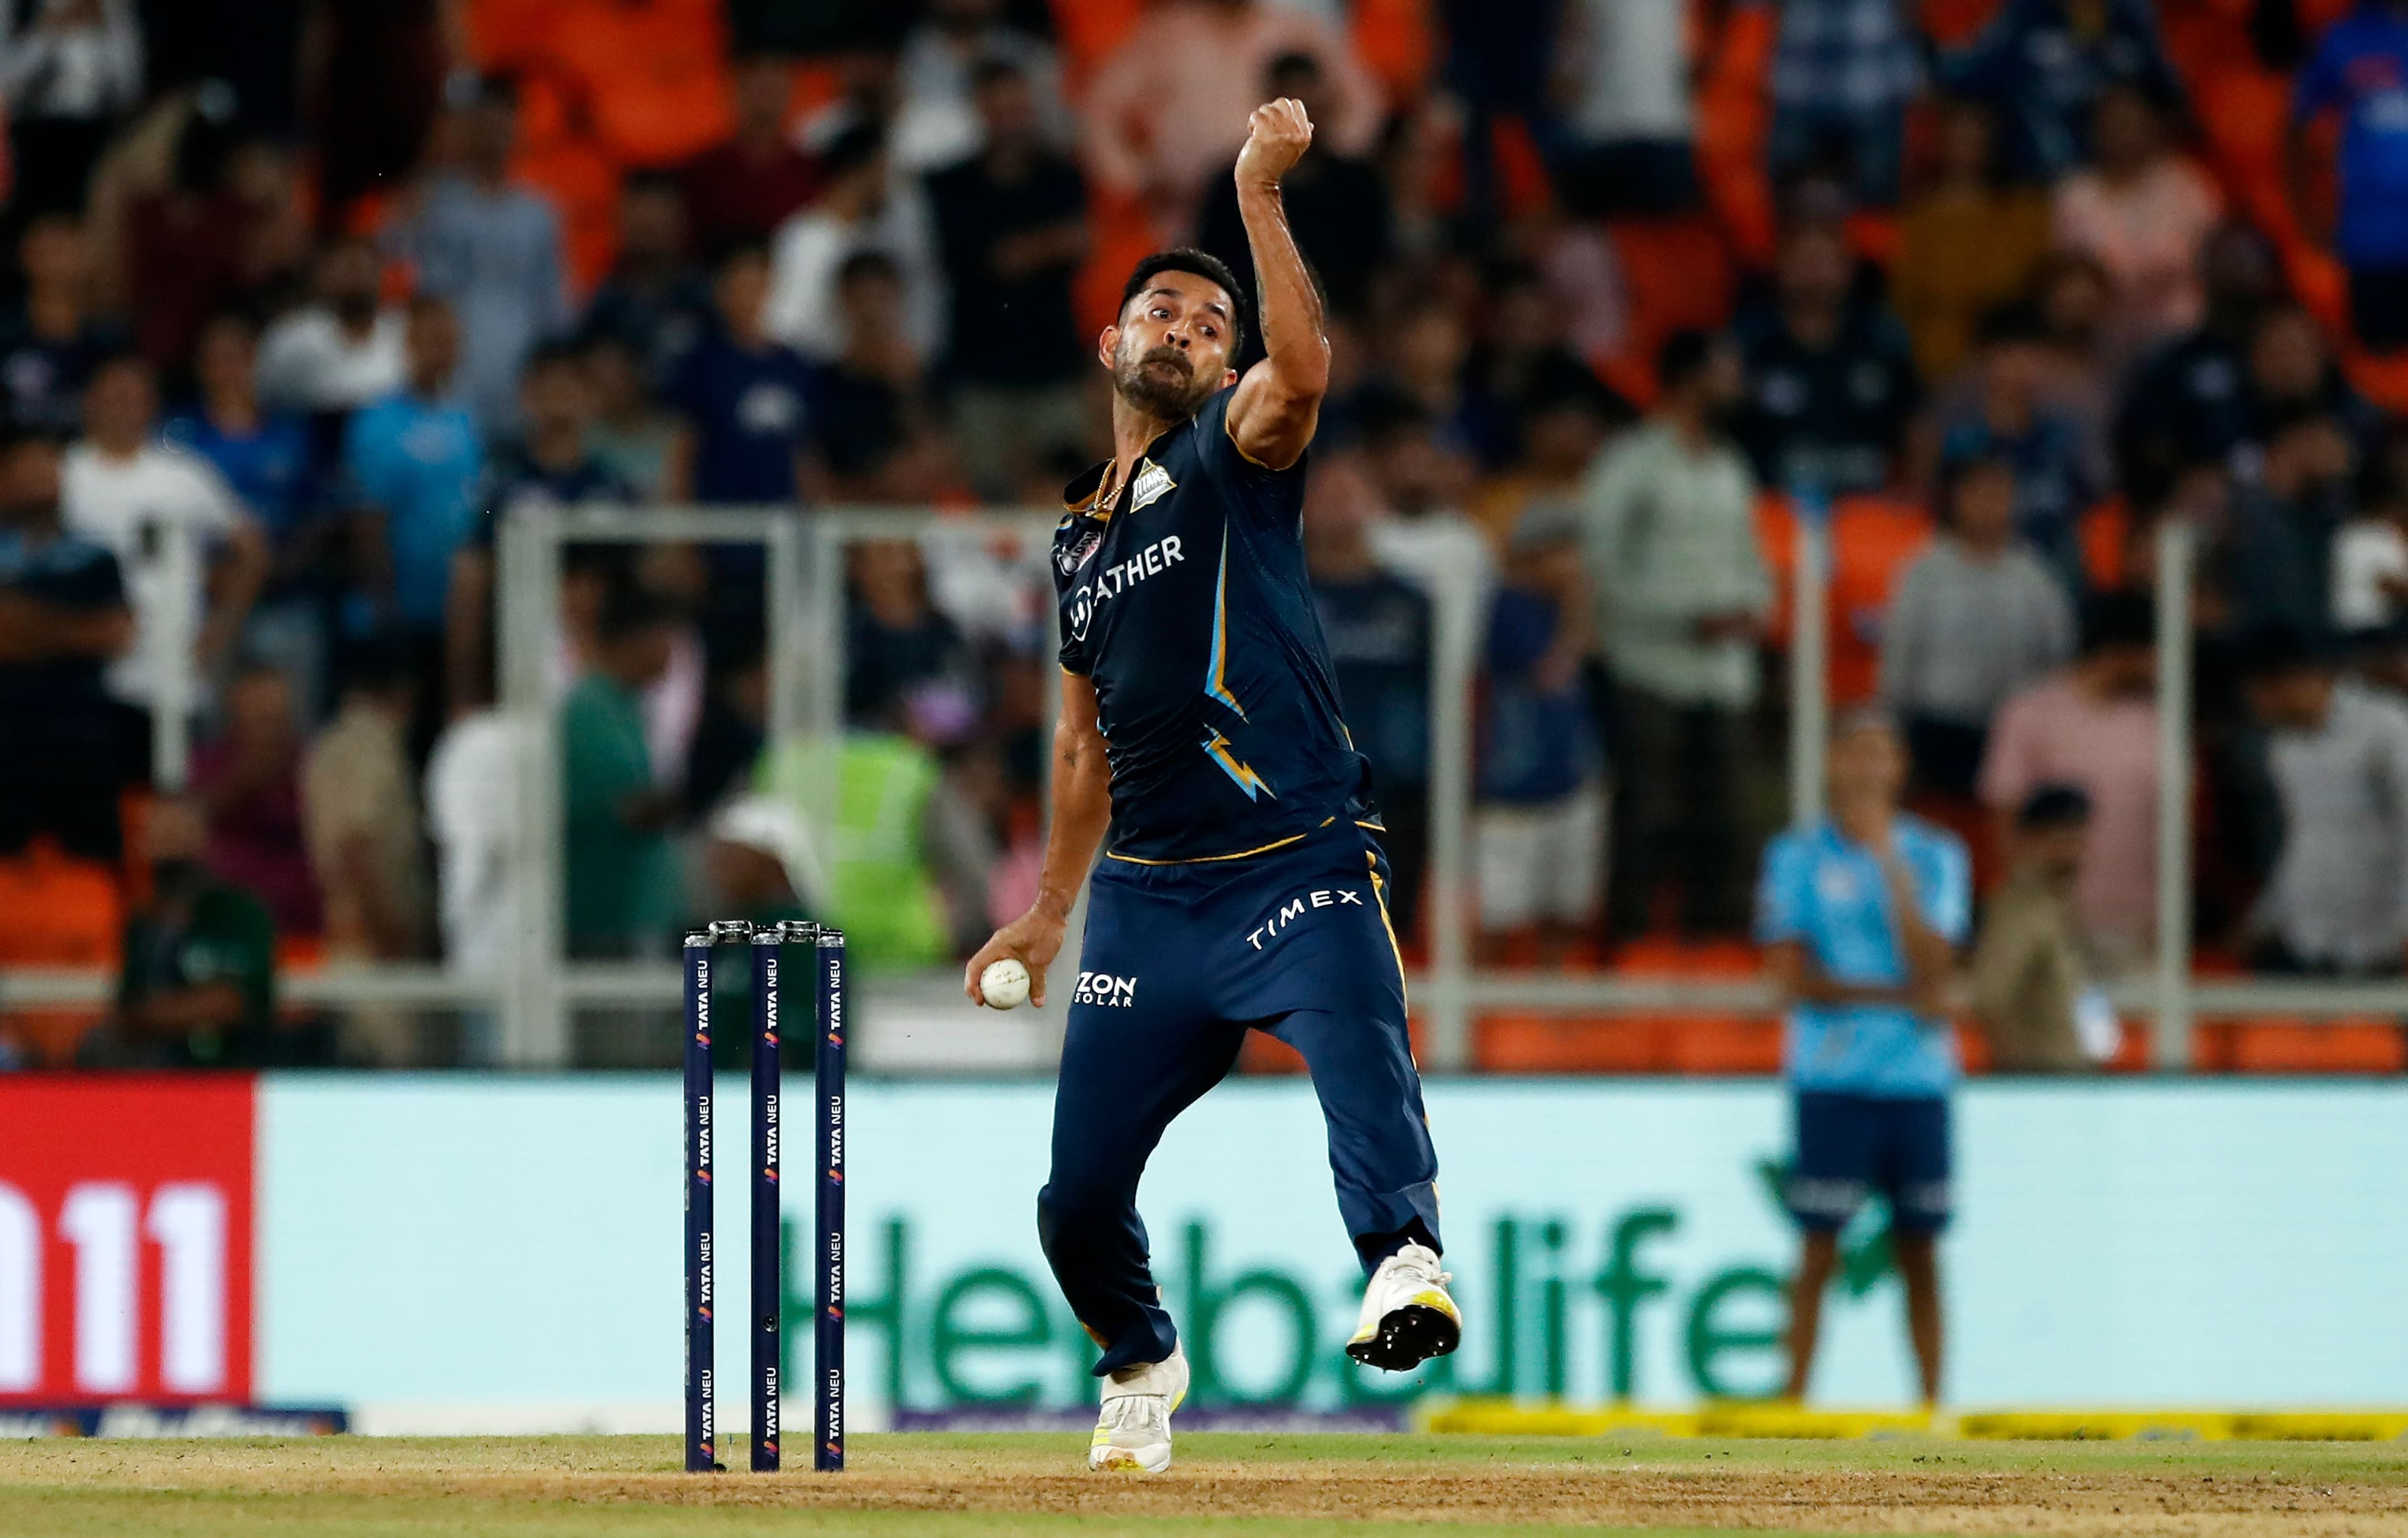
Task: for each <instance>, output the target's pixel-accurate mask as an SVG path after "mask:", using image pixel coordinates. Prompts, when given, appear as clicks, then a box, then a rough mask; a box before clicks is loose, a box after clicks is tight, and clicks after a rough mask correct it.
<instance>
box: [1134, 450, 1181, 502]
mask: <svg viewBox="0 0 2408 1538" xmlns="http://www.w3.org/2000/svg"><path fill="white" fill-rule="evenodd" d="M1178 487H1179V482H1176V481H1173V480H1172V479H1170V472H1169V471H1168V470H1166V469H1164V468H1163V467H1161V466H1159V465H1157V464H1155V463H1154V461H1153V460H1151V459H1147V460H1141V461H1140V462H1139V467H1138V472H1137V479H1136V480H1135V481H1133V482H1130V483H1129V505H1128V510H1129V511H1131V512H1135V511H1137V510H1139V509H1140V508H1142V507H1144V506H1145V505H1146V504H1147V503H1149V502H1158V501H1160V500H1162V498H1163V497H1164V496H1167V495H1168V494H1169V493H1170V492H1173V491H1175V490H1177V489H1178Z"/></svg>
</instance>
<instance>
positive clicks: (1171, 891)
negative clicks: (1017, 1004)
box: [1070, 820, 1405, 1040]
mask: <svg viewBox="0 0 2408 1538" xmlns="http://www.w3.org/2000/svg"><path fill="white" fill-rule="evenodd" d="M1387 884H1388V860H1387V856H1386V855H1385V854H1383V852H1382V851H1381V848H1380V844H1379V836H1378V835H1377V834H1376V833H1374V832H1372V831H1370V830H1369V829H1367V828H1362V827H1358V826H1355V825H1354V824H1352V823H1349V822H1345V821H1342V820H1340V821H1338V822H1333V823H1331V824H1329V825H1327V826H1324V827H1321V828H1319V829H1317V830H1315V831H1314V832H1312V833H1310V834H1307V835H1306V836H1305V837H1304V838H1302V839H1299V840H1297V841H1296V842H1294V843H1292V844H1286V845H1283V846H1281V847H1279V848H1276V849H1273V850H1270V851H1269V852H1267V853H1264V854H1261V855H1253V856H1251V857H1248V858H1246V859H1242V860H1197V861H1189V862H1186V863H1183V864H1179V865H1139V864H1136V863H1133V862H1131V861H1127V860H1120V859H1113V858H1111V857H1110V856H1107V857H1105V858H1104V859H1102V860H1100V861H1098V862H1097V866H1096V874H1095V879H1094V881H1093V882H1092V883H1091V884H1089V887H1088V896H1087V927H1086V933H1085V936H1084V937H1083V939H1082V941H1081V942H1080V947H1079V967H1080V972H1079V982H1078V985H1077V987H1076V988H1075V989H1073V990H1072V992H1071V995H1070V1010H1071V1013H1072V1016H1073V1017H1074V1018H1075V1017H1076V1016H1077V1015H1079V1014H1080V1013H1083V1012H1084V1011H1085V1010H1087V1009H1089V1008H1091V1007H1092V1008H1103V1009H1112V1010H1123V1009H1125V1010H1133V1011H1135V1012H1137V1017H1138V1018H1140V1019H1142V1020H1144V1021H1146V1022H1147V1024H1148V1025H1149V1026H1150V1027H1152V1028H1155V1029H1163V1028H1170V1029H1177V1028H1180V1027H1181V1026H1183V1025H1185V1024H1187V1023H1189V1022H1195V1021H1203V1020H1216V1021H1222V1022H1226V1023H1229V1024H1244V1025H1254V1024H1261V1025H1264V1026H1266V1027H1268V1026H1270V1025H1271V1024H1273V1023H1274V1022H1276V1021H1277V1020H1278V1019H1279V1017H1281V1016H1283V1015H1286V1014H1290V1013H1295V1012H1297V1011H1298V1010H1320V1011H1326V1012H1327V1013H1334V1014H1342V1015H1344V1016H1346V1017H1347V1018H1349V1019H1353V1020H1356V1021H1361V1022H1365V1023H1369V1024H1374V1025H1377V1026H1379V1027H1382V1028H1390V1029H1393V1030H1395V1031H1396V1032H1397V1033H1398V1038H1399V1040H1401V1039H1402V1034H1403V1031H1404V1028H1405V978H1404V971H1403V969H1402V964H1401V963H1400V962H1399V960H1398V956H1397V944H1396V937H1395V935H1394V933H1393V932H1392V931H1391V929H1390V928H1389V925H1388V912H1387V903H1386V895H1387Z"/></svg>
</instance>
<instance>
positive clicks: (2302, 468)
mask: <svg viewBox="0 0 2408 1538" xmlns="http://www.w3.org/2000/svg"><path fill="white" fill-rule="evenodd" d="M2356 473H2357V453H2356V448H2355V446H2354V445H2353V444H2352V443H2351V441H2350V438H2349V435H2348V434H2347V433H2345V432H2343V430H2342V427H2341V424H2340V423H2339V422H2337V421H2335V420H2334V419H2333V418H2331V417H2329V416H2327V415H2324V414H2322V413H2320V412H2304V413H2301V414H2300V415H2297V416H2295V417H2293V418H2291V419H2290V420H2288V421H2287V422H2285V423H2282V424H2277V425H2276V426H2275V428H2274V429H2273V431H2272V433H2271V434H2270V435H2269V436H2268V438H2267V439H2266V457H2265V466H2264V468H2263V470H2262V471H2261V473H2260V475H2259V477H2258V479H2257V481H2256V482H2253V483H2243V484H2242V485H2241V486H2240V487H2239V488H2238V489H2237V490H2236V491H2235V492H2234V494H2233V496H2232V507H2231V523H2230V528H2229V532H2227V533H2226V535H2225V537H2224V538H2222V539H2215V540H2214V541H2212V543H2211V548H2210V549H2209V551H2208V552H2207V553H2206V559H2205V561H2204V562H2203V563H2202V564H2203V566H2204V567H2205V568H2206V569H2207V573H2208V575H2209V576H2210V577H2211V579H2214V580H2220V581H2221V582H2222V583H2223V584H2224V591H2225V594H2226V596H2227V597H2228V599H2229V603H2230V605H2231V611H2230V612H2229V614H2227V615H2225V616H2222V617H2223V619H2224V621H2225V624H2226V627H2227V628H2228V629H2229V631H2230V632H2231V633H2233V634H2235V635H2237V636H2242V637H2246V636H2248V635H2250V634H2252V633H2255V632H2257V631H2264V630H2272V629H2286V630H2290V631H2292V632H2295V633H2297V634H2300V635H2306V636H2322V635H2324V634H2325V633H2326V632H2327V630H2328V628H2329V625H2330V621H2331V614H2332V591H2333V588H2332V548H2333V540H2334V538H2335V536H2337V535H2338V534H2339V533H2340V532H2341V526H2342V525H2343V522H2345V521H2346V520H2347V518H2348V516H2349V496H2350V490H2351V484H2352V481H2353V478H2354V477H2355V475H2356ZM2201 618H2202V620H2203V621H2212V620H2213V619H2214V618H2215V616H2211V615H2202V616H2201Z"/></svg>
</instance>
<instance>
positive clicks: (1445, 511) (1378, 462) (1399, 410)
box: [1340, 400, 1497, 663]
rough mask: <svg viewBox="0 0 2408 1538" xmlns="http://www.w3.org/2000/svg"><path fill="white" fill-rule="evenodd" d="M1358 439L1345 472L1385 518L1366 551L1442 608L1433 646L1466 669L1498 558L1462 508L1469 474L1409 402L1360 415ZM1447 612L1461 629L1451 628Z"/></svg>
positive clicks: (1475, 647)
mask: <svg viewBox="0 0 2408 1538" xmlns="http://www.w3.org/2000/svg"><path fill="white" fill-rule="evenodd" d="M1362 435H1363V453H1362V454H1361V455H1360V456H1358V457H1356V458H1355V459H1354V461H1353V463H1352V465H1351V466H1350V467H1348V468H1349V469H1350V470H1359V471H1360V472H1362V473H1363V474H1364V475H1365V476H1367V477H1368V490H1369V494H1370V495H1371V496H1372V497H1373V499H1374V500H1375V501H1377V502H1379V503H1381V504H1383V505H1384V507H1385V509H1386V512H1387V516H1385V517H1383V518H1379V519H1376V520H1375V521H1374V522H1373V523H1372V525H1371V549H1372V551H1373V552H1374V553H1376V554H1377V555H1378V556H1379V558H1380V564H1381V565H1383V566H1384V567H1386V568H1388V569H1389V570H1391V571H1393V572H1395V573H1397V574H1398V576H1400V577H1402V578H1404V579H1405V580H1406V581H1408V582H1412V583H1413V584H1414V585H1415V586H1416V587H1419V588H1420V589H1421V590H1422V591H1423V592H1424V593H1426V594H1428V595H1429V596H1430V598H1431V601H1432V602H1434V603H1437V604H1438V605H1439V606H1440V608H1439V645H1440V647H1441V651H1442V652H1443V653H1444V654H1446V655H1449V656H1453V657H1456V658H1459V659H1461V660H1463V661H1465V662H1467V663H1468V662H1469V659H1470V658H1471V657H1472V656H1473V655H1474V654H1477V652H1478V651H1479V646H1480V630H1481V628H1482V626H1481V619H1480V617H1481V616H1482V615H1484V614H1485V613H1486V612H1487V611H1488V598H1489V595H1490V594H1491V593H1493V592H1494V591H1495V590H1496V586H1497V557H1496V555H1495V553H1493V552H1491V550H1490V549H1489V545H1488V541H1487V540H1486V539H1484V538H1482V537H1481V533H1480V528H1479V525H1476V524H1474V523H1472V521H1471V520H1470V519H1469V518H1468V517H1466V516H1464V513H1463V510H1462V508H1461V498H1462V496H1463V495H1464V493H1465V492H1466V491H1467V490H1468V489H1469V485H1468V482H1469V473H1468V467H1466V466H1465V465H1464V464H1463V462H1462V461H1461V459H1460V458H1458V457H1457V456H1456V455H1454V454H1451V453H1448V452H1447V451H1446V450H1445V449H1443V448H1441V446H1440V444H1439V442H1438V440H1437V438H1435V437H1434V436H1433V435H1432V433H1431V431H1430V424H1429V418H1428V417H1427V416H1426V414H1424V412H1423V411H1422V410H1421V409H1420V408H1419V407H1417V406H1415V405H1413V404H1412V402H1410V401H1404V400H1391V401H1388V402H1385V403H1383V404H1381V405H1380V406H1379V407H1378V408H1377V409H1376V410H1365V411H1364V413H1363V421H1362ZM1346 473H1348V471H1347V470H1341V471H1340V475H1341V479H1342V478H1343V476H1344V475H1345V474H1346ZM1450 611H1452V612H1453V613H1455V615H1457V616H1459V619H1458V620H1457V621H1455V622H1454V623H1455V624H1459V625H1460V628H1459V629H1451V628H1450V621H1449V619H1448V618H1447V616H1448V614H1449V612H1450Z"/></svg>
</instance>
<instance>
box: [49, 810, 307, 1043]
mask: <svg viewBox="0 0 2408 1538" xmlns="http://www.w3.org/2000/svg"><path fill="white" fill-rule="evenodd" d="M143 836H144V842H145V846H146V852H147V853H148V854H149V855H150V896H149V898H147V899H146V900H144V901H143V902H141V903H140V904H138V905H137V906H136V907H135V908H134V910H133V911H132V912H131V913H128V914H127V915H126V920H125V932H124V960H123V965H122V971H121V973H120V975H119V978H118V986H117V1011H116V1013H115V1014H114V1015H112V1016H111V1017H110V1019H109V1020H108V1023H107V1024H105V1025H103V1026H102V1027H100V1028H98V1029H96V1030H94V1031H93V1032H92V1033H91V1034H89V1035H87V1036H86V1037H85V1038H84V1039H83V1041H82V1042H81V1044H80V1045H79V1047H78V1048H77V1051H76V1061H77V1063H78V1064H79V1066H81V1067H84V1068H152V1069H156V1068H220V1067H236V1066H241V1067H256V1066H261V1065H265V1064H269V1063H288V1062H295V1061H300V1060H304V1059H306V1058H307V1057H308V1056H310V1054H309V1053H308V1051H306V1050H304V1047H305V1046H306V1042H305V1037H306V1036H307V1035H308V1033H306V1032H301V1031H295V1032H292V1033H289V1034H288V1033H286V1032H283V1031H280V1030H279V1028H278V1025H277V1020H276V926H275V924H274V922H273V921H271V920H270V919H269V917H268V916H267V909H266V906H265V904H263V903H262V902H261V901H260V900H259V899H258V898H255V897H253V896H252V895H251V893H249V892H247V891H245V890H243V889H242V888H241V887H239V886H235V885H231V884H227V883H225V882H222V881H220V880H218V879H217V878H216V877H214V876H212V875H210V874H209V872H208V868H207V867H206V866H204V865H203V864H202V863H201V856H202V854H203V853H204V851H206V850H207V848H208V821H207V819H206V818H205V817H204V816H203V815H202V812H201V808H200V804H199V803H198V802H196V801H194V800H193V799H192V798H189V797H184V796H167V797H163V798H160V799H159V800H158V801H157V802H155V803H154V804H153V805H152V806H151V808H150V816H149V818H148V820H147V822H146V825H145V827H144V835H143Z"/></svg>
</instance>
